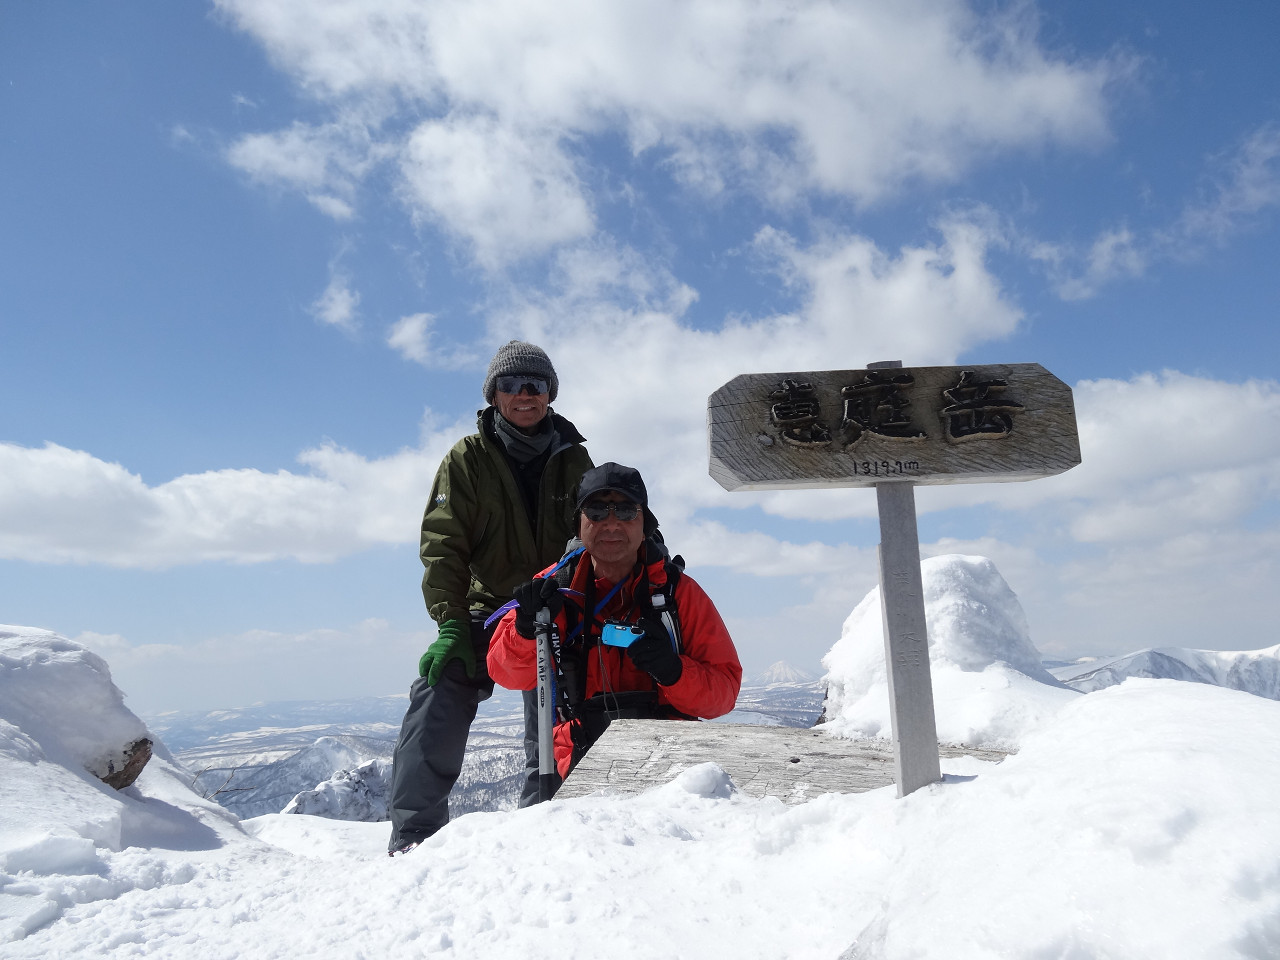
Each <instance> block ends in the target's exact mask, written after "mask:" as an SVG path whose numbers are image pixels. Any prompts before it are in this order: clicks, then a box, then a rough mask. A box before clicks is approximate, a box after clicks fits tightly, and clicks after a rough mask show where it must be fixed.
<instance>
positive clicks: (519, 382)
mask: <svg viewBox="0 0 1280 960" xmlns="http://www.w3.org/2000/svg"><path fill="white" fill-rule="evenodd" d="M497 387H498V389H499V390H501V391H502V392H503V393H512V394H520V393H523V392H524V388H525V387H529V388H530V389H532V390H533V392H534V394H535V395H537V394H539V393H547V392H549V391H550V390H551V384H550V383H548V382H547V381H546V380H544V379H542V377H525V376H508V377H499V378H498V381H497Z"/></svg>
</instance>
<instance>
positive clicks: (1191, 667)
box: [1049, 645, 1280, 700]
mask: <svg viewBox="0 0 1280 960" xmlns="http://www.w3.org/2000/svg"><path fill="white" fill-rule="evenodd" d="M1049 672H1050V673H1052V674H1053V675H1054V676H1055V677H1057V678H1058V679H1059V680H1061V681H1062V682H1063V683H1065V684H1067V685H1068V686H1070V687H1073V688H1074V689H1076V690H1079V691H1081V692H1083V693H1089V692H1090V691H1093V690H1101V689H1103V688H1104V687H1110V686H1113V685H1114V684H1117V683H1121V682H1122V681H1124V680H1125V679H1126V678H1128V677H1148V678H1154V679H1168V680H1189V681H1191V682H1193V683H1211V684H1213V685H1214V686H1218V687H1228V688H1229V689H1232V690H1242V691H1244V692H1245V693H1252V694H1255V695H1256V696H1259V697H1266V698H1267V699H1269V700H1280V645H1277V646H1274V647H1267V648H1266V649H1263V650H1236V651H1229V650H1191V649H1188V648H1186V647H1155V648H1152V649H1148V650H1139V651H1138V652H1137V653H1130V654H1127V655H1125V656H1123V657H1111V658H1106V659H1091V660H1081V661H1079V662H1078V663H1072V664H1067V665H1064V666H1060V667H1054V668H1053V669H1051V670H1050V671H1049Z"/></svg>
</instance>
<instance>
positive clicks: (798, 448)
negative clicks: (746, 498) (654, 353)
mask: <svg viewBox="0 0 1280 960" xmlns="http://www.w3.org/2000/svg"><path fill="white" fill-rule="evenodd" d="M707 429H708V434H709V439H710V459H711V468H710V469H711V476H712V477H714V478H715V480H716V482H717V483H719V484H720V485H721V486H722V487H724V488H725V489H726V490H769V489H788V488H795V487H869V486H873V485H875V484H877V483H883V482H885V481H893V480H909V481H911V482H913V483H918V484H934V483H988V482H993V481H1009V480H1033V479H1035V478H1036V477H1048V476H1052V475H1053V474H1055V473H1062V472H1064V471H1066V470H1070V469H1071V468H1072V467H1074V466H1075V465H1076V464H1078V463H1079V462H1080V439H1079V436H1078V434H1077V431H1076V414H1075V404H1074V402H1073V401H1072V397H1071V388H1070V387H1069V386H1067V385H1066V384H1065V383H1063V382H1062V381H1061V380H1059V379H1058V378H1057V377H1055V376H1054V375H1053V374H1051V373H1050V372H1049V371H1048V370H1046V369H1045V368H1044V367H1042V366H1040V364H1038V363H1010V364H988V365H985V366H964V367H893V368H884V369H871V370H821V371H816V372H810V373H744V374H741V375H739V376H737V377H734V378H733V379H732V380H730V381H729V382H728V383H726V384H725V385H724V386H723V387H721V388H720V389H719V390H717V391H716V392H715V393H713V394H712V395H711V397H710V398H709V399H708V400H707Z"/></svg>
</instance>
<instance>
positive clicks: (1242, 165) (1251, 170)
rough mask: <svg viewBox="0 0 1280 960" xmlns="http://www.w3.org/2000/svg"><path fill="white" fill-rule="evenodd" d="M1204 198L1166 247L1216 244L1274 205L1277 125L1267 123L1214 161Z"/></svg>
mask: <svg viewBox="0 0 1280 960" xmlns="http://www.w3.org/2000/svg"><path fill="white" fill-rule="evenodd" d="M1213 167H1214V168H1213V170H1212V173H1211V177H1212V186H1211V188H1210V189H1209V190H1208V196H1207V197H1205V198H1204V199H1202V200H1200V201H1198V202H1196V203H1192V204H1188V206H1187V208H1186V209H1185V210H1184V211H1183V213H1182V216H1181V217H1180V218H1179V220H1178V223H1177V224H1176V225H1175V227H1174V229H1173V231H1172V236H1170V237H1169V238H1167V242H1169V243H1171V244H1177V243H1178V241H1179V239H1181V240H1182V241H1183V242H1186V243H1191V244H1196V243H1199V242H1206V241H1207V242H1212V243H1217V244H1221V243H1223V242H1225V241H1226V240H1228V239H1229V238H1230V237H1232V236H1233V235H1235V234H1236V233H1238V232H1240V230H1242V229H1245V228H1246V227H1247V226H1248V224H1249V223H1250V222H1251V221H1252V220H1253V219H1254V218H1255V217H1256V216H1257V214H1259V213H1261V212H1262V211H1264V210H1268V209H1271V208H1274V207H1276V206H1280V124H1276V123H1268V124H1264V125H1263V126H1261V127H1259V128H1258V129H1257V130H1254V131H1253V132H1252V133H1250V134H1249V135H1248V136H1247V137H1245V138H1244V140H1243V141H1242V142H1241V144H1240V146H1239V147H1237V148H1236V149H1235V150H1232V151H1230V152H1228V153H1226V154H1225V155H1223V156H1222V157H1219V158H1217V159H1216V161H1215V163H1214V165H1213Z"/></svg>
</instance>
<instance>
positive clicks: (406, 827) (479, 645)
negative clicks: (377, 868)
mask: <svg viewBox="0 0 1280 960" xmlns="http://www.w3.org/2000/svg"><path fill="white" fill-rule="evenodd" d="M471 643H472V646H473V648H474V650H475V654H476V677H475V679H474V680H472V679H469V678H468V677H467V672H466V670H465V669H464V668H463V666H462V662H461V661H460V660H451V661H449V663H448V665H447V666H446V667H445V668H444V674H443V675H442V676H441V677H440V679H439V680H438V681H436V685H435V686H434V687H429V686H427V679H426V677H419V678H418V679H416V680H414V681H413V686H411V687H410V688H409V709H408V710H407V711H405V715H404V721H403V722H402V723H401V724H400V739H399V740H398V741H396V752H395V758H394V761H393V763H394V768H393V770H392V774H391V803H390V814H391V841H390V843H389V844H388V849H390V850H395V849H396V848H397V847H400V846H402V845H403V844H406V843H411V842H413V841H415V840H425V839H426V838H427V837H429V836H431V835H432V834H433V833H435V832H436V831H437V830H439V829H440V828H441V827H443V826H444V825H445V824H446V823H448V822H449V791H450V790H452V789H453V785H454V784H455V783H456V782H457V780H458V774H459V773H461V772H462V758H463V756H464V755H465V754H466V751H467V734H468V733H469V732H470V730H471V723H472V721H473V720H475V718H476V707H477V706H478V705H479V703H480V701H481V700H488V699H489V697H491V696H492V695H493V681H492V680H490V679H489V673H488V671H487V670H486V669H485V666H484V663H485V654H486V653H487V652H488V649H489V635H488V633H487V632H486V631H485V629H484V623H483V621H481V620H472V622H471ZM535 722H536V721H535ZM535 731H536V726H535ZM526 737H527V734H526ZM534 749H535V750H536V749H537V742H536V732H535V743H534ZM526 750H527V747H526Z"/></svg>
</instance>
